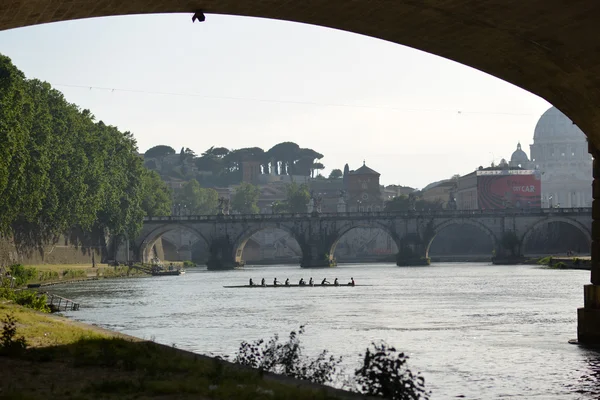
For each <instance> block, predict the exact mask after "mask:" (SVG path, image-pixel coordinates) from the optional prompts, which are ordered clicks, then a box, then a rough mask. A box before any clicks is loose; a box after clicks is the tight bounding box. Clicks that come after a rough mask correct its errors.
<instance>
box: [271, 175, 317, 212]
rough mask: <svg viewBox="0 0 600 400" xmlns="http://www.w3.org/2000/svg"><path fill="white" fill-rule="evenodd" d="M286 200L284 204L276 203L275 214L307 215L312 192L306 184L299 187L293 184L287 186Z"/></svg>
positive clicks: (273, 207) (273, 209)
mask: <svg viewBox="0 0 600 400" xmlns="http://www.w3.org/2000/svg"><path fill="white" fill-rule="evenodd" d="M285 193H286V199H285V201H283V202H279V201H276V202H274V203H273V205H272V211H273V213H274V214H279V213H294V214H296V213H306V212H307V205H308V201H309V200H310V192H309V188H308V185H306V184H305V183H303V184H300V185H298V184H297V183H296V182H292V183H290V184H288V185H286V188H285Z"/></svg>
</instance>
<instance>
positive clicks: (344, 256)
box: [330, 226, 398, 263]
mask: <svg viewBox="0 0 600 400" xmlns="http://www.w3.org/2000/svg"><path fill="white" fill-rule="evenodd" d="M397 253H398V245H397V240H396V239H394V237H393V236H392V234H391V233H390V232H389V231H388V230H386V229H384V228H382V227H363V226H357V227H353V228H350V229H347V230H345V231H343V233H342V234H340V235H339V236H338V238H337V239H336V241H335V242H334V243H333V245H332V246H331V251H330V254H331V255H332V256H333V257H334V258H335V260H336V261H337V262H338V263H344V262H347V263H352V262H395V261H396V254H397Z"/></svg>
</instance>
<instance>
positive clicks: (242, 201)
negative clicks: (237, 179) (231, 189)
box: [231, 182, 260, 214]
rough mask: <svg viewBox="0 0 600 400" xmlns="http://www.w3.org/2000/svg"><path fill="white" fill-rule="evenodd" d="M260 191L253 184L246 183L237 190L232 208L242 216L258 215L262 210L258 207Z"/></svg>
mask: <svg viewBox="0 0 600 400" xmlns="http://www.w3.org/2000/svg"><path fill="white" fill-rule="evenodd" d="M259 195H260V189H259V188H258V187H256V186H254V185H252V184H251V183H247V182H244V183H242V184H241V185H240V186H238V188H237V189H236V191H235V193H234V195H233V199H232V200H231V208H232V209H233V210H234V211H237V212H238V213H240V214H257V213H258V212H259V211H260V210H259V208H258V206H257V205H256V202H257V201H258V196H259Z"/></svg>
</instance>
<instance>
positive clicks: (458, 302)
mask: <svg viewBox="0 0 600 400" xmlns="http://www.w3.org/2000/svg"><path fill="white" fill-rule="evenodd" d="M589 275H590V273H589V272H588V271H568V270H567V271H565V270H549V269H542V268H539V267H535V266H494V265H487V264H464V263H455V264H454V263H448V264H438V265H431V266H429V267H415V268H399V267H396V266H395V265H391V264H373V265H360V266H359V265H341V266H338V267H336V268H332V269H319V270H302V269H300V268H299V267H293V266H262V267H246V269H244V270H237V271H225V272H209V271H206V270H205V269H202V268H199V269H190V270H188V272H187V273H186V274H185V275H181V276H173V277H154V278H131V279H120V280H119V279H113V280H108V279H107V280H100V281H89V282H81V283H74V284H70V285H63V286H55V287H51V288H50V291H51V292H52V293H55V294H58V295H62V296H65V297H67V298H71V299H73V300H75V301H78V302H80V303H81V310H80V311H77V312H70V313H67V315H69V316H71V317H72V318H74V319H77V320H80V321H83V322H86V323H93V324H97V325H99V326H102V327H106V328H109V329H112V330H115V331H119V332H123V333H126V334H129V335H133V336H137V337H140V338H146V339H153V340H156V341H157V342H160V343H165V344H169V345H171V344H176V345H177V347H179V348H183V349H187V350H191V351H194V352H198V353H203V354H213V355H233V354H234V353H235V352H236V350H237V348H238V346H239V344H240V342H241V341H243V340H247V341H250V340H256V339H260V338H265V339H266V338H270V337H271V336H272V335H273V334H274V333H279V335H280V337H283V338H284V339H285V337H286V336H287V334H288V333H289V332H290V331H291V330H293V329H296V328H298V327H299V326H300V325H306V333H305V335H304V336H303V337H302V343H303V344H304V347H305V349H306V353H307V354H308V355H316V354H317V353H318V352H320V351H321V350H323V349H328V350H330V351H331V352H332V353H333V354H334V355H336V356H337V355H340V356H343V357H344V364H345V366H346V367H347V368H348V369H349V370H352V368H354V367H356V366H357V365H358V362H359V353H361V352H362V351H363V350H364V349H365V348H366V347H367V346H368V344H369V343H370V342H371V341H374V340H379V339H383V340H386V341H387V342H388V343H389V344H391V345H394V346H396V347H397V348H398V349H401V350H402V351H405V352H406V353H407V354H409V356H410V359H409V367H410V368H411V369H412V370H413V371H419V372H421V373H422V375H423V376H424V377H425V383H426V387H427V388H428V389H430V390H431V391H432V399H434V400H435V399H449V398H456V397H458V396H464V398H467V399H500V398H502V399H505V398H519V399H531V398H535V399H563V400H564V399H597V398H599V397H600V353H596V352H593V351H590V350H586V349H583V348H581V347H579V346H576V345H572V344H569V343H568V342H567V341H568V340H569V339H573V338H575V337H576V332H577V312H576V311H577V307H581V306H582V305H583V285H584V284H585V283H587V282H589ZM310 276H312V277H313V278H314V279H315V280H316V281H320V280H321V279H322V278H323V277H325V276H326V277H327V278H328V280H329V281H331V282H332V281H333V279H334V278H335V277H338V278H340V281H341V282H343V283H345V282H347V281H348V280H349V279H350V277H354V279H355V280H356V283H357V284H368V285H374V286H357V287H337V288H335V287H332V288H319V287H315V288H279V289H262V288H260V289H245V288H242V289H225V288H223V285H243V284H246V282H247V281H248V279H249V278H254V281H255V282H258V281H260V279H261V278H262V277H265V278H266V279H267V281H268V282H269V283H270V282H271V281H272V279H273V278H274V277H277V278H278V279H279V280H280V281H283V280H285V278H290V280H291V281H292V282H293V283H297V281H298V280H299V279H300V278H301V277H304V279H306V280H308V278H309V277H310Z"/></svg>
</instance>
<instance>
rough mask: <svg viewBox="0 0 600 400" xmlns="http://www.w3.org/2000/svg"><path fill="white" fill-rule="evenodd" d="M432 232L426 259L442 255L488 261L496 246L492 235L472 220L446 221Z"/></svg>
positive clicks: (426, 249) (480, 224) (484, 227)
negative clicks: (475, 257)
mask: <svg viewBox="0 0 600 400" xmlns="http://www.w3.org/2000/svg"><path fill="white" fill-rule="evenodd" d="M433 232H434V233H433V235H432V236H431V238H430V239H429V241H428V242H427V243H426V248H425V257H426V258H430V257H432V255H436V256H440V255H443V256H459V257H462V256H464V258H469V257H471V258H473V256H487V259H490V258H491V257H492V253H493V251H494V250H495V249H496V246H497V238H496V236H495V235H494V233H493V232H492V231H491V230H490V229H489V228H487V227H486V226H485V225H483V224H482V223H480V222H477V221H474V220H468V219H464V220H450V221H446V222H443V223H441V224H439V225H437V226H435V227H434V228H433ZM432 250H433V252H432ZM437 252H439V253H437Z"/></svg>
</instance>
